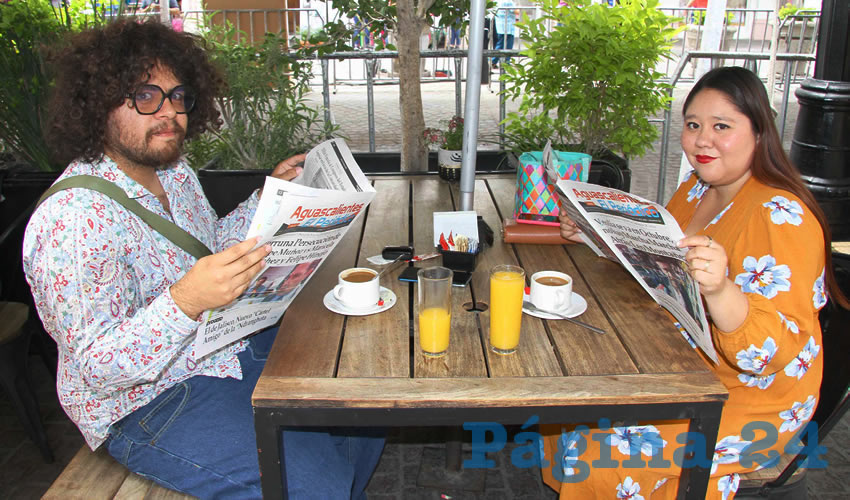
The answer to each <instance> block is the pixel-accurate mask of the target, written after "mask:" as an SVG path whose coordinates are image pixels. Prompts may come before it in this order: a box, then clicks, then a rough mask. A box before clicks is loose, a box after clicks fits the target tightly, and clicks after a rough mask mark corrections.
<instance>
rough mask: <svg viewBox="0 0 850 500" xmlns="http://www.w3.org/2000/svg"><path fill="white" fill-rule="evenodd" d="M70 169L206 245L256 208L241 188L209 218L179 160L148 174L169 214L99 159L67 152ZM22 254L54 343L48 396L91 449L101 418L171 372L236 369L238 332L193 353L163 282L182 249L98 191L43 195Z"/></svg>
mask: <svg viewBox="0 0 850 500" xmlns="http://www.w3.org/2000/svg"><path fill="white" fill-rule="evenodd" d="M80 174H89V175H95V176H98V177H102V178H104V179H106V180H109V181H111V182H114V183H115V184H116V185H118V186H119V187H120V188H121V189H123V190H124V191H125V192H126V193H127V195H128V196H129V197H130V198H133V199H135V200H136V201H138V202H139V203H141V204H142V206H144V207H145V208H147V209H148V210H151V211H152V212H154V213H157V214H159V215H161V216H163V217H165V218H166V219H170V220H171V221H173V222H174V223H175V224H177V225H178V226H180V227H181V228H183V229H185V230H186V231H188V232H189V233H191V234H192V235H193V236H195V237H196V238H198V239H199V240H201V241H202V242H203V243H204V244H205V245H207V247H208V248H210V250H212V251H213V252H217V251H220V250H223V249H225V248H227V247H229V246H231V245H233V244H235V243H237V242H239V241H241V240H242V239H243V238H244V236H245V234H246V232H247V228H248V223H249V222H250V219H251V217H252V216H253V214H254V211H255V209H256V207H257V196H256V194H253V195H251V197H250V198H248V200H246V201H245V202H243V203H242V204H241V205H240V206H239V207H238V208H237V209H236V210H234V211H233V212H232V213H231V214H229V215H228V216H227V217H225V218H223V219H221V220H219V219H218V218H217V216H216V214H215V212H214V211H213V209H212V207H210V204H209V202H208V201H207V199H206V197H205V196H204V193H203V190H202V189H201V185H200V183H199V181H198V178H197V176H196V175H195V173H194V172H193V171H192V170H191V169H190V168H189V167H188V165H187V164H186V163H185V162H184V161H179V162H177V163H176V164H175V165H172V166H170V167H168V168H166V169H163V170H160V171H159V172H158V175H159V179H160V182H161V183H162V186H163V188H164V189H165V192H166V193H167V196H168V202H169V205H170V208H171V213H170V214H169V212H167V211H166V210H165V209H164V207H163V206H162V205H161V204H160V202H159V201H158V200H157V198H156V197H155V196H154V195H153V194H151V193H150V192H149V191H148V190H146V189H145V188H144V187H142V186H141V185H140V184H139V183H137V182H136V181H134V180H132V179H131V178H130V177H128V176H127V175H125V174H124V172H122V171H121V170H120V169H119V168H118V166H117V165H116V164H115V163H114V162H113V161H112V160H110V159H109V158H106V157H105V158H104V159H103V160H102V161H99V162H96V163H95V164H88V163H82V162H74V163H72V164H71V165H70V166H69V167H68V168H67V169H66V170H65V172H64V173H63V174H62V175H61V176H60V179H63V178H66V177H70V176H73V175H80ZM23 262H24V271H25V273H26V277H27V281H29V284H30V287H31V288H32V293H33V298H34V299H35V305H36V308H37V310H38V314H39V316H40V317H41V320H42V323H43V324H44V327H45V329H46V330H47V332H48V333H49V334H50V335H51V336H52V337H53V339H54V340H55V341H56V344H57V345H58V349H59V366H58V375H57V381H56V386H57V391H58V393H59V400H60V402H61V404H62V407H63V408H64V409H65V412H66V413H67V414H68V416H70V417H71V419H72V420H73V421H74V422H75V423H76V424H77V426H78V427H79V428H80V431H82V433H83V436H84V437H85V439H86V442H87V443H88V445H89V446H90V447H91V448H92V449H95V448H97V447H98V446H99V445H100V444H102V443H103V442H104V441H105V440H106V438H107V435H108V431H109V426H110V425H112V424H113V423H114V422H116V421H118V420H120V419H121V418H122V417H124V416H126V415H128V414H129V413H132V412H133V411H134V410H136V409H138V408H140V407H142V406H144V405H145V404H147V403H149V402H150V401H151V400H153V399H154V398H155V397H156V396H157V395H159V394H161V393H162V392H163V391H165V390H166V389H168V388H169V387H171V386H173V385H175V384H176V383H178V382H180V381H182V380H185V379H188V378H190V377H193V376H195V375H209V376H214V377H233V378H236V379H241V378H242V370H241V368H240V366H239V360H238V358H237V357H236V355H237V353H239V352H240V351H242V350H244V348H245V346H244V344H243V343H242V342H237V343H234V344H232V345H230V346H228V347H226V348H224V349H221V350H219V351H217V352H215V353H213V354H211V355H209V356H206V357H204V358H201V359H196V358H195V356H194V351H193V341H194V338H195V333H196V330H197V328H198V326H199V325H200V323H199V322H198V321H196V318H189V317H187V316H186V315H185V314H184V313H183V312H182V311H181V310H180V308H179V307H178V306H177V305H176V304H175V302H174V299H173V298H172V297H171V292H170V286H171V285H172V284H173V283H174V282H176V281H177V280H178V279H180V278H181V277H182V276H183V275H184V274H185V273H186V272H187V271H188V270H189V269H190V268H191V267H192V266H193V265H194V264H195V259H194V257H192V256H191V255H189V254H188V253H186V252H185V251H184V250H182V249H181V248H179V247H178V246H176V245H175V244H174V243H172V242H171V241H170V240H168V239H167V238H165V237H163V236H162V235H161V234H159V233H157V232H156V231H154V230H153V229H152V228H151V227H150V226H149V225H147V224H146V223H145V222H143V221H142V220H141V219H139V218H138V217H137V216H136V215H135V214H133V213H132V212H130V211H128V210H127V209H125V208H124V207H123V206H121V205H119V204H118V203H116V202H114V201H112V200H111V199H110V198H108V197H107V196H105V195H103V194H101V193H98V192H96V191H92V190H88V189H79V188H73V189H67V190H64V191H60V192H58V193H56V194H54V195H53V196H51V197H50V198H49V199H47V200H46V201H45V202H44V203H42V205H41V206H40V207H39V208H38V209H37V210H36V211H35V213H34V214H33V216H32V219H31V220H30V222H29V225H28V226H27V231H26V235H25V237H24V248H23Z"/></svg>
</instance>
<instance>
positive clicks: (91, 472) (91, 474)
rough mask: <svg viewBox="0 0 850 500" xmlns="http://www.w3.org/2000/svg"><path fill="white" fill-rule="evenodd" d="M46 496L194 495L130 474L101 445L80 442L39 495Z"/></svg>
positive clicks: (96, 499)
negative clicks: (50, 482)
mask: <svg viewBox="0 0 850 500" xmlns="http://www.w3.org/2000/svg"><path fill="white" fill-rule="evenodd" d="M42 498H43V499H48V500H69V499H79V500H101V499H109V498H115V499H122V500H131V499H138V500H142V499H145V500H154V499H167V500H188V499H193V498H195V497H193V496H190V495H186V494H183V493H179V492H176V491H173V490H169V489H167V488H163V487H162V486H160V485H158V484H156V483H154V482H153V481H151V480H149V479H145V478H143V477H141V476H139V475H136V474H133V473H132V472H130V471H129V470H127V468H126V467H124V466H123V465H121V464H119V463H118V462H116V461H115V459H114V458H112V457H111V456H110V455H109V453H107V452H106V450H105V449H104V448H103V447H101V448H99V449H98V450H97V451H91V450H90V449H89V447H88V446H83V447H82V448H81V449H80V451H78V452H77V454H76V455H74V458H72V459H71V461H70V462H69V463H68V465H67V466H66V467H65V469H64V470H63V471H62V474H60V475H59V477H58V478H56V481H53V484H51V485H50V489H49V490H47V493H45V494H44V496H43V497H42Z"/></svg>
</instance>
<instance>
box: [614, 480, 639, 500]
mask: <svg viewBox="0 0 850 500" xmlns="http://www.w3.org/2000/svg"><path fill="white" fill-rule="evenodd" d="M639 492H640V484H638V483H637V482H635V481H634V480H633V479H632V476H626V479H624V480H623V482H622V483H620V484H618V485H617V498H627V499H630V500H643V495H640V494H639Z"/></svg>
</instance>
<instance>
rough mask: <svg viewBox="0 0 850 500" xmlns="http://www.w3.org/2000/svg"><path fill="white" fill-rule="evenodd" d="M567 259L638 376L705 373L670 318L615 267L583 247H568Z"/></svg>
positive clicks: (616, 265) (700, 361)
mask: <svg viewBox="0 0 850 500" xmlns="http://www.w3.org/2000/svg"><path fill="white" fill-rule="evenodd" d="M569 253H570V256H571V257H572V258H573V261H574V262H575V264H576V267H577V268H578V270H579V272H580V273H581V274H582V276H584V278H585V280H586V281H587V282H588V283H589V284H590V287H591V289H592V290H593V294H594V296H595V297H596V299H597V300H598V301H599V304H600V305H601V306H602V309H603V310H604V311H605V314H607V315H608V317H609V319H610V320H611V323H613V324H614V325H615V326H616V327H617V330H618V332H619V335H620V338H621V340H622V341H623V345H624V346H625V348H626V349H627V350H628V351H629V353H630V354H631V356H632V359H633V360H634V361H635V364H636V365H637V367H638V369H639V370H640V372H641V373H670V372H685V371H688V372H690V371H703V372H705V371H708V366H706V365H705V362H703V361H702V359H701V358H700V357H699V356H694V353H693V352H692V351H693V348H691V346H690V345H689V344H688V343H687V342H686V341H685V339H684V338H683V337H682V336H681V335H680V334H678V332H676V331H675V327H674V326H673V321H674V320H673V317H672V316H670V314H669V313H668V312H667V311H666V310H664V309H663V308H662V307H661V306H659V305H657V304H655V303H654V302H648V301H647V298H648V294H647V293H646V291H645V290H644V289H643V288H641V287H640V285H638V283H637V281H635V279H634V278H632V277H631V276H629V275H628V274H626V273H625V272H623V271H622V269H621V267H622V266H620V265H619V264H617V263H615V262H612V261H610V260H608V259H603V258H600V257H597V256H596V255H594V254H593V252H591V251H590V250H589V249H587V248H570V249H569Z"/></svg>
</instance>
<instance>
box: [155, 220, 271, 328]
mask: <svg viewBox="0 0 850 500" xmlns="http://www.w3.org/2000/svg"><path fill="white" fill-rule="evenodd" d="M258 241H259V237H257V238H251V239H249V240H245V241H243V242H241V243H237V244H236V245H233V246H232V247H230V248H228V249H227V250H224V251H222V252H219V253H215V254H212V255H208V256H206V257H203V258H201V259H200V260H198V262H196V263H195V265H194V266H192V269H189V272H187V273H186V274H185V275H184V276H183V277H182V278H180V279H179V280H178V281H177V282H176V283H174V284H173V285H171V296H172V297H173V298H174V302H175V303H176V304H177V306H178V307H180V310H182V311H183V312H184V313H185V314H186V316H188V317H190V318H192V319H197V318H198V317H199V316H200V315H201V313H203V312H204V311H206V310H209V309H215V308H216V307H221V306H223V305H226V304H229V303H230V302H232V301H233V300H234V299H236V298H237V297H239V296H240V295H242V292H244V291H245V289H246V288H248V283H250V282H251V280H252V279H253V278H254V276H256V275H257V273H259V272H260V270H261V269H262V268H263V258H265V256H266V255H268V254H269V252H271V246H270V245H263V246H261V247H259V248H257V249H254V250H251V249H252V248H254V246H255V245H256V244H257V242H258Z"/></svg>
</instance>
